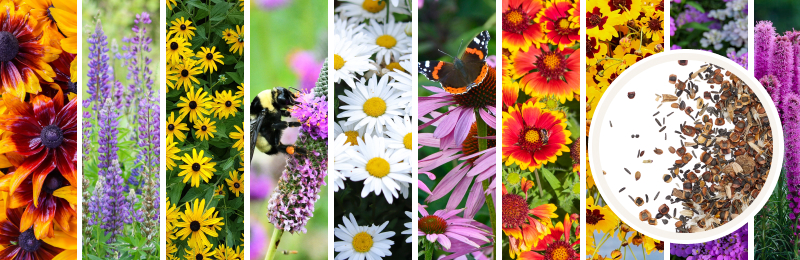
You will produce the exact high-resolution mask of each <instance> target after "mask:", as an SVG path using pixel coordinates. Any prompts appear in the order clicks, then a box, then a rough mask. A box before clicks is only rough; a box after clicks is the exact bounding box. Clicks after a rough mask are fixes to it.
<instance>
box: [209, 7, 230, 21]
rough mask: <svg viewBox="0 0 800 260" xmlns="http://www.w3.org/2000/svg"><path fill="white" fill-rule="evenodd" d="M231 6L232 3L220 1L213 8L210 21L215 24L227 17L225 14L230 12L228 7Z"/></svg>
mask: <svg viewBox="0 0 800 260" xmlns="http://www.w3.org/2000/svg"><path fill="white" fill-rule="evenodd" d="M230 8H231V4H230V3H218V4H217V5H215V6H214V7H213V8H211V14H210V16H211V19H209V21H210V22H211V23H212V24H213V23H216V22H219V21H222V20H224V19H225V16H226V15H227V13H228V9H230Z"/></svg>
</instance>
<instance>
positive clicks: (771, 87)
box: [758, 74, 783, 119]
mask: <svg viewBox="0 0 800 260" xmlns="http://www.w3.org/2000/svg"><path fill="white" fill-rule="evenodd" d="M758 81H759V82H760V83H761V85H762V86H764V88H765V89H767V93H769V96H770V98H772V102H774V103H775V107H777V108H778V114H780V117H781V119H783V109H782V107H781V105H780V103H781V101H782V96H781V93H783V90H781V88H783V85H782V84H781V82H780V80H778V79H777V78H775V75H772V74H767V75H764V77H761V79H759V80H758Z"/></svg>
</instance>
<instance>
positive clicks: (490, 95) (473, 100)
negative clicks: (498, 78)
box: [453, 65, 497, 108]
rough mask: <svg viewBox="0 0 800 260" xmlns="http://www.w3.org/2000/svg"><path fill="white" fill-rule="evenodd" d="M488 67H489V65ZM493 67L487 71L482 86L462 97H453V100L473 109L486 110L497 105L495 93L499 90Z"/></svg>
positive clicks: (479, 85)
mask: <svg viewBox="0 0 800 260" xmlns="http://www.w3.org/2000/svg"><path fill="white" fill-rule="evenodd" d="M487 66H488V65H487ZM494 73H495V72H494V69H493V68H492V67H488V69H487V71H486V78H484V79H483V82H481V84H478V85H477V86H475V87H473V88H472V89H470V90H469V91H468V92H467V93H464V94H461V95H453V98H454V99H455V100H456V102H458V104H459V105H462V106H465V107H472V108H485V107H488V106H494V105H495V100H497V99H496V96H495V92H496V90H497V87H496V84H495V83H496V82H495V74H494Z"/></svg>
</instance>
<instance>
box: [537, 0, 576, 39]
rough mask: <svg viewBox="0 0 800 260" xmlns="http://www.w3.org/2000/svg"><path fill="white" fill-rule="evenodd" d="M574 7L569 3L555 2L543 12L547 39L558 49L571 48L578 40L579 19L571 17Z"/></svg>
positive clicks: (574, 16)
mask: <svg viewBox="0 0 800 260" xmlns="http://www.w3.org/2000/svg"><path fill="white" fill-rule="evenodd" d="M574 9H577V8H575V5H574V4H573V3H571V2H555V3H553V4H552V5H551V6H550V7H547V9H545V10H544V17H543V18H542V19H543V20H544V21H546V22H545V31H547V38H548V39H549V40H550V42H551V43H552V44H555V45H557V46H558V48H559V49H564V48H566V47H569V46H572V45H573V44H574V43H575V42H577V41H578V40H579V39H580V37H581V36H580V30H581V24H580V17H578V16H576V15H573V14H574V12H573V11H574Z"/></svg>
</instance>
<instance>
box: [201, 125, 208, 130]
mask: <svg viewBox="0 0 800 260" xmlns="http://www.w3.org/2000/svg"><path fill="white" fill-rule="evenodd" d="M200 130H202V131H208V127H207V126H201V127H200Z"/></svg>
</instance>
